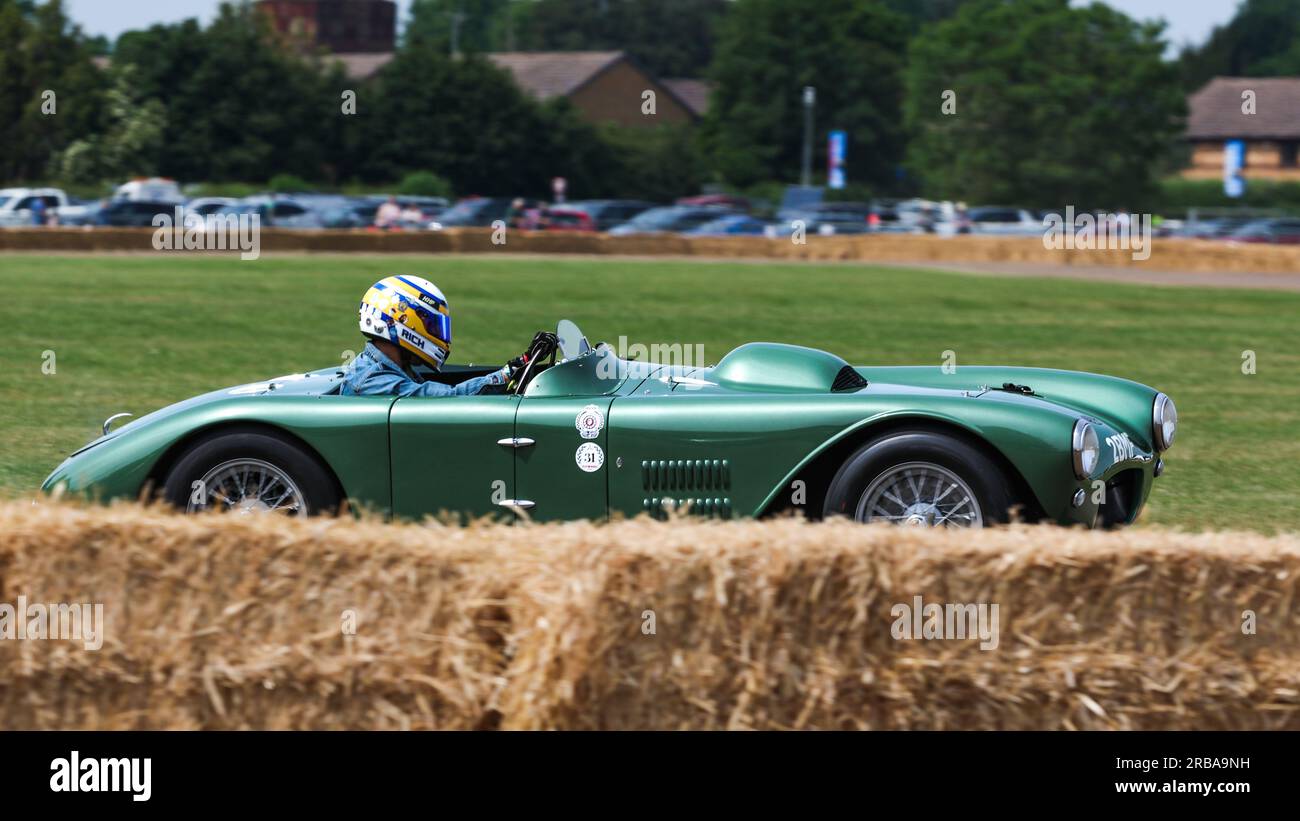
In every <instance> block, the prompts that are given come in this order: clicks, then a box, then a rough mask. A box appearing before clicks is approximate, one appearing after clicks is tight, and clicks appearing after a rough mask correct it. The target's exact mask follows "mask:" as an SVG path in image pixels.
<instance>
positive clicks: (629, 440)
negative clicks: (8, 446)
mask: <svg viewBox="0 0 1300 821" xmlns="http://www.w3.org/2000/svg"><path fill="white" fill-rule="evenodd" d="M557 336H558V338H559V345H558V354H557V353H556V352H554V351H552V352H551V354H550V356H549V358H547V357H543V358H542V359H539V360H535V361H534V363H533V364H530V366H529V370H527V371H525V372H524V373H523V374H522V376H521V378H520V379H519V380H518V384H513V385H511V386H510V387H509V388H508V389H506V390H505V391H504V392H502V393H498V394H491V395H477V396H452V397H440V398H406V399H395V398H394V397H391V396H340V395H338V385H339V381H340V379H341V376H342V372H341V371H340V370H339V369H337V368H329V369H325V370H319V371H313V372H310V373H303V374H294V375H290V376H284V377H279V378H276V379H272V380H270V381H267V382H257V383H253V384H248V385H242V386H239V387H236V388H228V389H224V390H219V391H216V392H213V393H208V394H204V395H202V396H198V397H195V398H193V399H189V400H187V401H184V402H180V403H177V404H175V405H172V406H170V407H167V408H163V409H161V410H159V411H156V412H154V413H151V414H149V415H147V416H145V417H142V418H140V419H137V420H135V421H132V422H129V423H128V424H126V425H123V426H121V427H119V428H117V429H114V430H110V429H109V426H110V424H111V422H112V421H114V420H115V419H116V418H117V417H113V418H111V419H110V420H109V422H106V423H105V426H104V435H103V436H102V437H100V438H98V439H96V440H95V441H93V442H91V443H90V444H88V445H86V446H85V447H83V448H82V449H81V450H79V451H77V452H76V453H74V454H72V456H71V457H69V458H68V459H67V460H66V461H64V463H63V464H62V465H60V466H59V467H58V468H57V469H56V470H55V471H54V473H53V474H51V475H50V477H49V478H48V479H47V480H46V481H45V485H44V488H45V489H46V490H47V491H50V490H53V489H54V488H56V487H60V486H62V487H63V488H64V489H66V490H69V491H77V492H83V493H89V494H91V495H94V496H96V497H99V498H103V499H111V498H117V497H127V498H136V497H138V496H140V495H141V494H148V493H160V494H161V495H162V496H163V497H164V498H165V499H167V500H168V501H169V502H171V503H173V504H175V505H177V506H179V507H182V508H185V509H187V510H190V511H198V510H204V509H209V508H214V507H215V508H219V509H227V510H237V511H241V512H254V511H267V510H277V511H287V512H290V513H304V512H313V513H321V512H332V511H336V510H338V509H340V507H341V506H342V504H343V503H344V502H345V501H346V502H348V503H349V504H350V505H351V506H352V507H354V508H356V507H363V508H368V509H373V510H378V511H381V512H383V513H385V514H387V515H391V516H394V517H399V518H419V517H423V516H425V515H429V514H436V513H439V512H442V511H451V512H456V513H461V514H467V515H469V516H480V515H485V514H489V513H492V512H494V511H498V512H500V511H510V512H512V513H511V515H521V514H524V515H528V516H529V517H531V518H533V519H541V520H551V519H575V518H592V519H599V518H604V517H607V516H610V515H617V514H625V515H629V516H631V515H635V514H639V513H646V512H649V513H651V514H652V515H664V512H665V510H666V509H669V508H685V509H686V510H688V511H689V512H693V513H697V514H705V515H710V516H720V517H733V516H742V517H744V516H765V515H771V514H775V513H780V512H783V511H789V510H797V511H804V512H806V513H807V514H808V515H810V516H812V517H814V518H819V517H822V516H830V515H842V516H847V517H851V518H854V519H857V520H858V521H863V522H877V521H888V522H895V523H906V524H914V525H922V526H927V525H928V526H948V527H953V526H964V527H969V526H984V525H990V524H994V523H998V522H1004V521H1007V520H1008V519H1009V518H1010V517H1012V516H1017V515H1018V516H1019V517H1020V518H1022V519H1024V520H1028V521H1038V520H1047V521H1053V522H1057V523H1061V524H1082V525H1085V526H1089V527H1097V526H1106V527H1109V526H1116V525H1122V524H1127V523H1129V522H1132V521H1133V520H1134V519H1135V518H1136V517H1137V515H1138V513H1139V511H1140V510H1141V508H1142V505H1143V504H1144V503H1145V501H1146V499H1147V496H1148V494H1149V493H1150V491H1151V486H1152V482H1153V480H1154V479H1155V478H1156V477H1158V476H1160V474H1161V472H1162V471H1163V468H1164V462H1163V460H1162V458H1161V455H1162V453H1163V452H1164V451H1165V450H1167V449H1168V448H1169V447H1170V445H1172V444H1173V440H1174V435H1175V432H1176V429H1177V413H1176V411H1175V409H1174V403H1173V402H1172V401H1170V399H1169V397H1167V396H1165V395H1164V394H1162V393H1160V392H1159V391H1156V390H1154V389H1153V388H1149V387H1146V386H1144V385H1140V384H1137V383H1135V382H1130V381H1128V380H1124V379H1118V378H1115V377H1110V376H1098V375H1095V374H1087V373H1078V372H1072V371H1059V370H1048V369H1037V368H1011V367H985V366H980V367H973V366H961V367H955V368H944V367H875V368H873V367H854V366H851V365H849V364H848V363H847V362H845V361H844V360H843V359H841V358H839V357H838V356H835V355H833V354H830V353H826V352H824V351H819V350H813V349H811V348H802V347H797V346H792V345H779V344H771V343H752V344H748V345H742V346H740V347H738V348H736V349H735V350H733V351H731V352H730V353H728V354H727V355H726V356H724V357H723V358H722V360H721V361H719V362H718V363H717V365H715V366H712V367H692V366H686V365H662V364H654V363H649V362H640V361H632V360H628V359H623V358H620V357H619V356H618V355H617V354H616V353H615V351H614V350H612V349H611V348H610V347H609V346H608V345H606V344H603V343H602V344H600V345H597V346H595V347H592V346H591V345H590V344H588V342H587V340H586V338H585V337H584V336H583V335H582V333H581V332H580V331H579V330H578V329H577V327H576V326H575V325H573V323H571V322H568V321H564V322H561V323H560V326H559V328H558V333H557ZM489 370H491V369H489V368H474V367H455V366H449V367H447V368H445V369H444V370H443V371H442V372H440V373H439V374H438V375H437V377H436V378H437V379H439V380H441V381H445V382H447V383H450V384H454V383H457V382H459V381H462V380H464V379H468V378H470V377H472V376H478V375H482V374H484V373H487V372H488V371H489Z"/></svg>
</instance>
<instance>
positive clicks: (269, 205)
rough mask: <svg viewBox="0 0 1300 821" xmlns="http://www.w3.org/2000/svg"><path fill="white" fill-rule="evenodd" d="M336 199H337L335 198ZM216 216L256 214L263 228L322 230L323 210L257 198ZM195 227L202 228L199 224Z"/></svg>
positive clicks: (288, 200)
mask: <svg viewBox="0 0 1300 821" xmlns="http://www.w3.org/2000/svg"><path fill="white" fill-rule="evenodd" d="M336 199H337V198H336ZM213 214H215V215H216V216H236V217H238V216H241V215H249V216H252V215H254V214H256V215H257V216H258V221H259V223H260V225H261V227H263V228H324V227H325V209H324V208H321V209H319V210H318V209H315V208H309V207H308V206H307V205H306V204H304V203H301V202H298V201H296V200H295V199H291V198H288V197H279V196H275V197H268V196H257V197H248V198H246V199H243V200H239V201H237V202H234V203H232V204H230V205H223V206H221V207H220V208H218V209H217V210H216V211H214V212H213ZM196 227H200V228H201V227H202V224H199V225H198V226H196Z"/></svg>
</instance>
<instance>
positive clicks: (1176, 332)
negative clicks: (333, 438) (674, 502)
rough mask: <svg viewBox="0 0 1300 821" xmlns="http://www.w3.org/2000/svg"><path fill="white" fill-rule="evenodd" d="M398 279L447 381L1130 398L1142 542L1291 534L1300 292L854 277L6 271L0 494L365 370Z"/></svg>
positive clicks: (347, 261)
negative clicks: (724, 380)
mask: <svg viewBox="0 0 1300 821" xmlns="http://www.w3.org/2000/svg"><path fill="white" fill-rule="evenodd" d="M402 272H409V273H418V274H421V275H423V276H427V277H429V278H430V279H432V280H434V281H435V282H437V283H438V284H439V285H440V286H441V287H442V288H443V290H444V291H445V292H446V293H447V296H448V298H449V300H450V301H451V304H452V307H453V310H454V316H455V346H454V353H453V361H457V362H466V361H475V362H494V363H495V362H501V361H503V360H505V359H507V358H508V357H510V356H513V355H516V354H517V353H519V352H520V350H522V348H523V346H524V345H525V344H526V343H527V342H528V340H529V339H531V337H532V334H533V332H534V331H536V330H537V329H539V328H553V327H554V325H555V322H556V320H557V319H559V318H561V317H569V318H571V319H574V320H575V321H577V322H578V323H579V325H581V326H582V327H583V329H584V330H585V331H586V332H587V335H588V336H589V337H590V338H591V339H592V341H593V342H595V341H597V340H607V341H610V342H611V343H615V344H616V343H617V341H618V338H619V336H626V337H627V338H628V340H629V342H632V343H638V342H639V343H642V344H647V345H649V344H651V343H663V344H683V345H697V344H699V345H703V346H704V352H705V355H706V358H707V360H708V361H710V362H715V361H717V360H718V359H719V358H721V356H722V355H723V354H725V353H726V352H727V351H728V350H730V349H731V348H732V347H734V346H735V345H738V344H741V343H743V342H747V341H754V340H770V341H777V342H790V343H797V344H802V345H810V346H813V347H818V348H824V349H827V350H830V351H834V352H836V353H838V354H840V355H842V356H843V357H845V358H846V359H848V360H849V361H850V362H853V363H855V364H912V363H921V364H928V363H934V364H938V363H939V362H940V358H941V356H942V353H943V351H945V350H952V351H955V352H956V355H957V362H958V365H959V366H960V365H963V364H965V365H973V364H1017V365H1030V366H1041V367H1052V368H1072V369H1078V370H1085V371H1095V372H1100V373H1108V374H1114V375H1117V376H1123V377H1126V378H1129V379H1135V380H1137V381H1139V382H1144V383H1146V384H1149V385H1152V386H1155V387H1158V388H1160V389H1161V390H1164V391H1165V392H1166V393H1169V394H1170V395H1171V396H1173V397H1174V399H1175V400H1176V401H1177V403H1178V409H1179V413H1180V416H1181V430H1180V433H1179V440H1178V443H1177V445H1176V446H1175V448H1174V450H1173V451H1171V453H1170V456H1169V458H1168V460H1167V461H1168V471H1167V473H1166V475H1165V477H1164V478H1163V479H1161V480H1160V481H1159V482H1158V483H1157V487H1156V490H1155V492H1154V494H1153V496H1152V500H1151V505H1150V508H1149V510H1148V512H1147V515H1146V516H1145V517H1144V519H1143V521H1144V523H1156V524H1164V525H1175V526H1179V527H1188V528H1220V529H1221V528H1248V529H1257V530H1264V531H1272V530H1300V435H1298V431H1300V426H1298V424H1297V423H1298V422H1300V349H1298V346H1300V331H1298V330H1297V329H1298V328H1300V294H1291V293H1281V292H1263V291H1245V290H1240V291H1238V290H1211V289H1193V288H1159V287H1146V286H1131V285H1123V284H1115V283H1081V282H1071V281H1064V280H1056V279H1019V278H1007V279H1003V278H993V277H977V276H965V275H959V274H947V273H938V272H932V271H921V270H908V269H890V268H870V267H862V266H853V265H808V264H788V265H786V264H765V263H764V264H755V263H744V262H741V263H721V262H704V263H693V262H680V261H671V262H655V261H644V262H643V261H617V260H599V259H596V260H575V259H567V258H566V259H554V260H550V259H532V258H528V259H524V258H508V257H475V258H463V257H429V258H419V257H366V256H328V257H308V256H284V257H270V256H268V257H263V258H262V259H260V260H257V261H250V262H241V261H239V260H238V259H237V258H235V257H231V258H217V257H209V258H204V257H195V256H184V255H180V254H176V255H165V254H159V255H149V256H144V255H141V256H96V257H90V256H86V257H48V256H29V255H9V256H2V257H0V317H2V318H3V319H2V321H0V341H3V345H4V352H5V367H4V369H3V371H2V372H0V488H2V489H4V490H5V491H7V492H9V493H16V492H22V491H26V490H30V489H32V488H34V487H36V486H38V485H39V483H40V481H41V480H42V478H43V477H44V476H45V475H46V474H47V473H48V472H49V471H50V470H51V469H52V468H53V467H54V466H55V465H56V464H57V463H58V462H59V461H60V460H61V459H62V458H63V457H64V456H65V455H66V454H67V453H68V452H70V451H71V450H73V449H75V448H76V447H78V446H79V445H81V444H83V443H84V442H86V441H87V440H88V439H90V438H91V437H92V436H93V435H94V434H95V433H96V431H97V430H98V426H99V424H100V422H101V421H102V420H103V419H104V418H105V417H107V416H109V415H110V414H113V413H116V412H119V411H130V412H133V413H135V414H136V415H137V416H138V415H141V414H143V413H145V412H148V411H150V410H153V409H156V408H158V407H161V406H163V405H166V404H168V403H171V402H174V401H176V400H179V399H183V398H185V397H187V396H190V395H193V394H195V393H199V392H202V391H207V390H210V389H213V388H216V387H221V386H225V385H232V384H237V383H241V382H247V381H252V380H255V379H260V378H266V377H270V376H275V375H279V374H283V373H290V372H293V371H298V370H306V369H310V368H318V367H325V366H328V365H330V364H333V363H338V362H340V361H342V357H343V356H344V352H345V351H349V350H351V351H355V350H359V348H360V344H361V343H360V336H359V334H358V333H357V329H356V324H355V323H356V304H357V301H358V299H359V298H360V296H361V294H362V293H363V292H364V290H365V289H366V287H367V286H368V285H370V284H371V283H372V282H373V281H374V280H375V279H376V278H377V277H378V276H380V275H383V274H388V273H402ZM1247 350H1250V351H1254V353H1255V359H1256V363H1257V373H1255V374H1253V375H1246V374H1243V373H1242V356H1243V352H1244V351H1247ZM47 351H52V352H53V353H54V358H53V365H54V372H53V373H46V372H45V371H46V370H49V368H48V365H47V363H49V362H50V361H51V360H50V357H49V356H48V354H46V352H47ZM43 366H45V367H43Z"/></svg>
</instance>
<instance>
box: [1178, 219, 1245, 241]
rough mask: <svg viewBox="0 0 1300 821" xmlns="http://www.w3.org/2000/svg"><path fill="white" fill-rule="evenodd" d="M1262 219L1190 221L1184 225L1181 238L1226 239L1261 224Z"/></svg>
mask: <svg viewBox="0 0 1300 821" xmlns="http://www.w3.org/2000/svg"><path fill="white" fill-rule="evenodd" d="M1260 219H1261V218H1260V217H1215V218H1211V219H1197V220H1189V221H1188V222H1186V223H1185V224H1184V226H1183V230H1182V232H1181V234H1180V236H1183V237H1187V238H1189V239H1226V238H1227V237H1228V236H1229V235H1231V234H1232V233H1234V232H1235V231H1238V230H1240V229H1242V228H1244V227H1245V226H1247V225H1250V224H1251V223H1253V222H1259V221H1260Z"/></svg>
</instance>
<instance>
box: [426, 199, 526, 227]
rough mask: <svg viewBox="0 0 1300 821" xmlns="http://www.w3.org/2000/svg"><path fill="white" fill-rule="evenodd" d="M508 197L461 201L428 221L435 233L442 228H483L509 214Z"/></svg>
mask: <svg viewBox="0 0 1300 821" xmlns="http://www.w3.org/2000/svg"><path fill="white" fill-rule="evenodd" d="M510 202H511V200H510V199H509V198H508V197H470V198H468V199H463V200H461V201H460V202H458V203H456V204H455V205H453V206H452V207H450V208H448V209H447V210H446V211H443V212H442V213H441V214H439V215H438V217H437V219H434V220H432V221H430V224H429V227H430V228H432V229H434V230H435V231H437V230H440V229H442V228H470V227H485V226H489V225H491V224H492V223H493V222H495V221H496V220H504V219H505V218H506V216H507V215H508V214H509V213H510Z"/></svg>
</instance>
